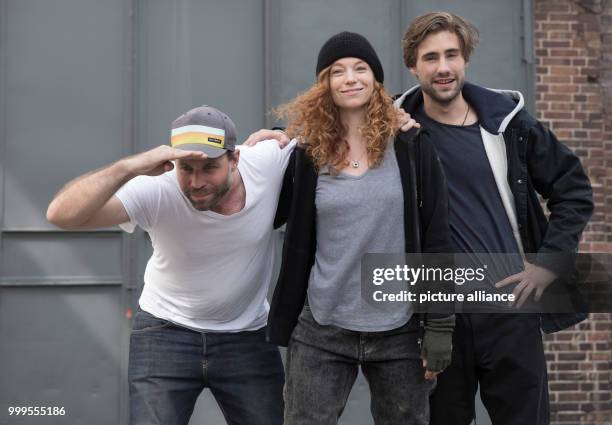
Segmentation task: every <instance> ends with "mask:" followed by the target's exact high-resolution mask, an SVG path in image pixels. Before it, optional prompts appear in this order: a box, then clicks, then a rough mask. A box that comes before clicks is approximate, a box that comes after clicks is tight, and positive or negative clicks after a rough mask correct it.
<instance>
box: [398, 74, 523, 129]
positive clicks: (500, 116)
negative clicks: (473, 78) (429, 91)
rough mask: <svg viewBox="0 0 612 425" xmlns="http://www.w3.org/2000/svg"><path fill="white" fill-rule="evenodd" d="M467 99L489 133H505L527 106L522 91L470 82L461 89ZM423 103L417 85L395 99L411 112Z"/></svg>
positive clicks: (421, 93)
mask: <svg viewBox="0 0 612 425" xmlns="http://www.w3.org/2000/svg"><path fill="white" fill-rule="evenodd" d="M461 93H462V94H463V97H464V98H465V100H466V101H467V102H468V103H469V104H470V106H471V107H472V108H474V110H475V111H476V113H477V114H478V120H479V121H480V126H481V127H482V128H484V129H485V130H487V131H488V132H489V133H492V134H495V133H503V132H504V131H505V130H506V127H507V126H508V124H509V123H510V121H511V120H512V118H514V116H515V115H516V114H518V113H519V111H520V110H521V109H523V107H524V106H525V100H524V99H523V95H522V94H521V92H518V91H514V90H495V89H488V88H485V87H480V86H477V85H475V84H471V83H468V82H467V81H466V82H465V84H464V85H463V90H462V91H461ZM421 103H423V92H422V91H421V87H420V86H418V85H416V86H414V87H412V88H410V89H409V90H408V91H406V92H405V93H404V94H402V95H401V96H400V97H398V98H397V99H396V100H395V106H397V107H400V106H401V107H402V108H403V109H404V110H405V111H406V112H408V113H409V114H411V115H412V114H413V111H414V110H415V109H416V108H417V107H418V106H419V105H420V104H421Z"/></svg>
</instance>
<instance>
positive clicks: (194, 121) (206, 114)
mask: <svg viewBox="0 0 612 425" xmlns="http://www.w3.org/2000/svg"><path fill="white" fill-rule="evenodd" d="M170 145H171V146H172V147H173V148H177V149H183V150H190V151H200V152H204V153H205V154H206V155H208V156H209V158H218V157H220V156H221V155H223V154H224V153H225V152H227V151H232V152H233V151H234V150H235V149H236V126H235V125H234V122H233V121H232V120H231V119H230V117H228V116H227V115H226V114H225V113H223V112H221V111H220V110H218V109H216V108H213V107H212V106H208V105H204V106H199V107H197V108H193V109H192V110H190V111H187V112H185V113H184V114H183V115H181V116H180V117H178V118H177V119H175V120H174V121H173V122H172V132H171V133H170Z"/></svg>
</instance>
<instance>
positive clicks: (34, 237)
mask: <svg viewBox="0 0 612 425" xmlns="http://www.w3.org/2000/svg"><path fill="white" fill-rule="evenodd" d="M121 242H122V241H121V237H120V235H119V234H117V233H103V232H99V233H67V234H62V233H60V232H54V233H33V232H23V233H5V234H4V238H3V246H2V256H1V257H0V285H19V284H28V285H32V284H38V285H57V284H60V285H66V284H73V285H74V284H79V285H83V284H90V285H99V284H121V283H122V277H121V263H122V243H121Z"/></svg>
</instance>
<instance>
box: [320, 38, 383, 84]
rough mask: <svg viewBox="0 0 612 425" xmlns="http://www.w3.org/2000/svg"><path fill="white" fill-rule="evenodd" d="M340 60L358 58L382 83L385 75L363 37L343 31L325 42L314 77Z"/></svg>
mask: <svg viewBox="0 0 612 425" xmlns="http://www.w3.org/2000/svg"><path fill="white" fill-rule="evenodd" d="M341 58H359V59H361V60H363V61H365V62H366V63H367V64H368V65H370V68H372V72H373V73H374V78H376V80H377V81H378V82H379V83H381V84H382V83H383V81H384V79H385V73H384V72H383V68H382V65H381V64H380V60H379V59H378V55H377V54H376V52H375V51H374V48H373V47H372V45H371V44H370V42H369V41H368V40H366V38H365V37H364V36H362V35H360V34H356V33H354V32H348V31H344V32H341V33H338V34H336V35H334V36H332V37H331V38H330V39H329V40H327V41H326V42H325V44H323V47H321V50H320V51H319V58H318V59H317V74H316V75H319V72H321V71H322V70H323V69H325V68H327V67H328V66H330V65H331V64H332V63H334V62H336V61H337V60H338V59H341Z"/></svg>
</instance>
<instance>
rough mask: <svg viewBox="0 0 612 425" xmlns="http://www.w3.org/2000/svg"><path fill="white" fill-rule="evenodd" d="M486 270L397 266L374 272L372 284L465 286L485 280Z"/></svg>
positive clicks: (376, 269)
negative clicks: (437, 283) (398, 283)
mask: <svg viewBox="0 0 612 425" xmlns="http://www.w3.org/2000/svg"><path fill="white" fill-rule="evenodd" d="M486 269H487V266H486V264H485V265H483V266H482V267H477V268H471V267H457V268H453V267H445V268H442V267H426V266H424V265H421V266H420V267H410V266H408V265H396V266H395V267H388V268H375V269H374V270H372V283H373V284H374V285H377V286H379V285H382V284H384V283H386V282H406V283H408V284H410V285H411V286H414V285H416V284H417V283H418V282H447V283H450V282H453V283H455V284H456V285H463V284H464V283H469V282H482V281H483V280H484V279H485V270H486Z"/></svg>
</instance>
